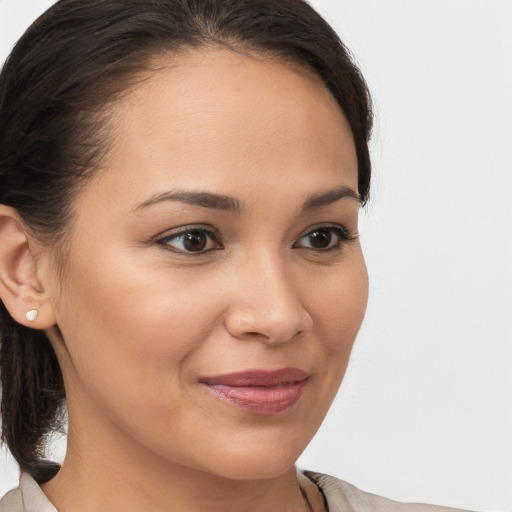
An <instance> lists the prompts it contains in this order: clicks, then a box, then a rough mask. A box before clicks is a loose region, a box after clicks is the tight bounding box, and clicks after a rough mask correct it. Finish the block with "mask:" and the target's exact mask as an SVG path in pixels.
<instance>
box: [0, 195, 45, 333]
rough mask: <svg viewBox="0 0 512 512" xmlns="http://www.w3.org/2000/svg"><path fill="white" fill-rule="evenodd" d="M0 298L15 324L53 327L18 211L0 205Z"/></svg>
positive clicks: (35, 262)
mask: <svg viewBox="0 0 512 512" xmlns="http://www.w3.org/2000/svg"><path fill="white" fill-rule="evenodd" d="M0 299H1V300H2V302H3V303H4V305H5V307H6V308H7V310H8V311H9V313H10V314H11V316H12V317H13V318H14V320H16V321H17V322H18V323H20V324H22V325H25V326H27V327H32V328H34V329H47V328H49V327H51V326H52V325H54V324H55V315H54V312H53V308H52V306H51V304H50V302H49V300H48V293H47V290H46V289H45V286H44V285H43V283H41V281H40V279H39V278H38V264H37V260H36V258H35V257H34V254H33V252H32V251H31V247H30V244H29V237H28V235H27V233H26V229H25V227H24V224H23V222H22V220H21V218H20V216H19V214H18V212H17V211H16V210H15V209H14V208H11V207H9V206H5V205H0Z"/></svg>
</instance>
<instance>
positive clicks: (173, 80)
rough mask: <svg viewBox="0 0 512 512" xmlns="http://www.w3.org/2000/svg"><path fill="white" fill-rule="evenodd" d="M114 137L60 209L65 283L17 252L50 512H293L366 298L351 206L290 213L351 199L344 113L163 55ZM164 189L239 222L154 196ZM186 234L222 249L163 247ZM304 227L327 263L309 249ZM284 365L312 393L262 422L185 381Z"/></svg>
mask: <svg viewBox="0 0 512 512" xmlns="http://www.w3.org/2000/svg"><path fill="white" fill-rule="evenodd" d="M110 123H111V126H110V130H111V133H112V141H113V142H112V147H111V151H110V153H109V158H108V159H107V161H106V165H105V168H104V169H102V170H101V171H100V172H99V173H98V174H97V175H96V176H95V177H93V178H92V180H91V181H90V182H88V184H87V185H86V186H85V187H84V188H83V190H81V192H80V194H79V196H78V198H77V199H76V202H75V204H74V205H73V213H74V221H73V227H72V232H71V236H70V240H69V242H68V245H67V248H66V258H67V261H66V266H65V272H64V278H62V276H60V275H59V273H58V272H57V271H56V270H55V268H54V266H53V265H52V256H54V255H53V254H52V251H51V250H49V249H47V248H43V247H38V246H37V244H36V243H35V242H34V241H31V244H30V251H31V254H32V255H33V257H34V261H35V263H34V265H35V270H34V273H35V276H36V277H37V287H38V292H37V293H40V292H41V290H44V297H45V300H44V301H43V300H42V299H41V301H40V302H41V303H39V304H36V306H38V307H40V308H41V311H42V312H43V313H42V314H41V316H40V317H39V318H38V319H37V320H36V321H35V322H34V323H33V324H31V326H32V327H36V328H45V327H46V331H47V333H48V335H49V337H50V340H51V342H52V345H53V346H54V348H55V350H56V353H57V356H58V358H59V362H60V364H61V367H62V370H63V374H64V379H65V385H66V392H67V396H68V410H69V437H68V452H67V456H66V460H65V462H64V464H63V466H62V469H61V471H60V472H59V474H58V475H57V476H56V477H55V478H54V479H53V480H52V481H50V482H49V483H47V484H45V485H44V486H43V490H44V492H45V493H46V494H47V495H48V497H49V498H50V500H51V501H52V502H53V503H54V505H55V506H56V507H57V509H58V510H59V511H60V512H68V511H73V512H78V511H82V510H83V511H85V510H87V511H89V512H95V511H100V510H123V511H132V510H133V511H136V510H137V511H140V510H154V511H167V510H180V511H182V512H188V511H195V512H197V511H208V512H215V511H217V510H218V511H225V510H237V511H247V512H249V511H252V512H256V511H258V512H262V511H271V510H273V511H275V510H280V511H299V510H305V505H304V502H303V499H302V496H301V494H300V492H299V487H298V483H297V478H296V474H295V469H294V463H295V461H296V459H297V458H298V456H299V455H300V453H301V452H302V451H303V450H304V448H305V447H306V445H307V444H308V443H309V441H310V440H311V438H312V437H313V435H314V434H315V432H316V431H317V429H318V427H319V426H320V424H321V422H322V420H323V418H324V417H325V414H326V413H327V410H328V408H329V406H330V405H331V402H332V400H333V399H334V396H335V394H336V392H337V390H338V388H339V386H340V384H341V381H342V379H343V376H344V374H345V370H346V367H347V364H348V359H349V355H350V351H351V348H352V345H353V342H354V340H355V337H356V334H357V332H358V330H359V327H360V324H361V322H362V319H363V316H364V312H365V308H366V302H367V293H368V283H367V273H366V268H365V264H364V260H363V256H362V252H361V248H360V244H359V241H358V239H357V219H358V210H359V203H358V201H357V200H356V199H354V198H352V197H341V198H338V199H337V200H334V198H333V197H331V200H330V201H325V200H324V201H323V203H328V204H322V205H318V204H317V205H316V208H310V209H306V210H304V205H305V203H307V201H308V199H310V198H311V197H312V196H324V199H325V195H326V194H327V193H329V192H331V191H339V190H340V188H342V187H345V188H348V189H351V190H352V191H353V192H354V194H355V195H357V192H358V191H357V158H356V153H355V148H354V143H353V138H352V134H351V131H350V128H349V126H348V123H347V121H346V119H345V117H344V116H343V114H342V112H341V110H340V108H339V106H338V104H337V103H336V101H335V100H334V98H333V97H332V96H331V95H330V93H329V92H328V91H327V89H326V88H325V86H324V85H323V84H322V83H321V81H320V80H319V79H318V78H317V77H315V76H314V75H312V74H311V73H310V72H308V71H307V70H304V69H303V68H301V67H299V66H297V65H295V64H291V63H283V62H279V61H277V60H274V59H270V58H269V57H262V56H258V55H254V54H251V55H248V54H241V53H236V52H233V51H228V50H225V49H212V48H210V49H204V50H194V51H193V52H190V53H188V54H184V55H180V56H178V57H170V58H169V59H168V61H166V62H165V67H163V68H162V69H160V70H159V71H158V72H156V73H155V74H154V75H152V76H151V77H149V78H148V79H147V80H145V81H143V82H141V83H140V84H139V85H137V86H136V88H135V89H134V90H133V91H131V92H130V93H129V95H127V96H126V97H125V98H124V99H123V101H122V103H119V104H117V105H115V106H114V107H113V111H112V118H111V121H110ZM176 191H180V192H184V191H185V192H205V193H210V194H217V195H222V196H229V197H230V198H232V200H234V201H236V202H237V203H238V206H239V207H240V208H239V209H237V210H234V211H230V210H226V209H221V208H210V207H205V206H200V205H197V204H188V203H186V202H183V201H180V200H173V199H163V197H162V194H166V193H169V192H173V193H175V192H176ZM157 197H159V198H160V199H161V200H159V201H153V202H152V203H151V204H147V203H148V201H151V200H154V199H155V198H157ZM145 203H146V204H145ZM191 225H192V226H194V227H196V229H199V228H204V227H207V229H210V230H213V231H214V232H215V233H216V236H217V238H218V240H213V239H209V240H208V245H207V246H206V250H205V251H203V252H199V253H194V254H190V253H186V251H184V246H183V244H182V240H180V239H179V238H174V239H172V238H169V236H170V235H172V234H173V233H177V232H179V231H183V229H181V228H183V227H184V226H191ZM333 226H334V227H335V228H336V227H338V228H340V227H341V229H342V230H343V231H345V232H347V233H349V234H350V238H351V239H350V240H342V239H341V238H340V236H339V234H338V233H339V229H338V231H336V230H333V229H332V227H333ZM319 227H320V228H323V231H322V233H323V234H324V235H325V234H326V233H327V234H328V235H329V236H330V237H331V244H330V246H329V248H328V249H323V250H319V249H315V248H314V247H312V245H311V244H312V240H313V238H312V237H311V236H309V235H308V233H311V232H315V230H318V229H319ZM343 231H342V232H343ZM163 237H167V238H166V240H165V241H164V240H162V238H163ZM37 293H35V292H34V293H33V294H32V295H30V294H29V295H27V294H25V302H28V303H30V302H31V301H37V297H39V295H37ZM41 296H42V295H41ZM31 305H32V304H31ZM23 307H25V310H27V309H29V307H26V304H25V306H23ZM13 308H14V306H13ZM19 308H21V306H20V307H19ZM19 308H18V309H19ZM21 311H22V312H23V311H24V310H21ZM17 314H18V316H19V317H20V319H21V321H24V322H25V323H27V322H26V320H23V318H22V315H21V313H17ZM38 322H39V323H38ZM47 324H48V325H47ZM54 324H55V325H54ZM57 326H58V327H57ZM287 367H294V368H299V369H302V370H303V371H305V372H306V373H307V374H308V376H309V378H308V380H307V384H306V386H305V388H304V392H303V394H302V396H301V398H300V400H299V401H298V403H297V404H296V405H294V406H293V407H291V408H289V409H287V410H285V411H283V412H281V413H278V414H274V415H258V414H251V413H249V412H247V411H242V410H240V409H239V408H237V407H234V406H233V405H231V404H228V403H226V402H224V401H222V400H219V399H218V398H216V397H215V396H213V395H212V393H210V392H209V391H208V389H206V388H205V386H204V385H202V384H201V382H200V379H201V378H204V377H207V376H215V375H222V374H226V373H231V372H239V371H245V370H248V369H255V368H256V369H272V370H275V369H279V368H287ZM169 482H172V485H170V484H169ZM304 485H305V487H306V490H307V492H308V495H309V497H310V499H311V501H312V502H313V505H314V508H315V510H317V511H319V510H322V509H323V500H322V499H321V497H320V495H319V494H318V491H317V490H316V489H315V487H314V486H312V485H310V484H308V483H305V484H304ZM91 489H94V492H91V491H90V490H91ZM113 490H115V492H113Z"/></svg>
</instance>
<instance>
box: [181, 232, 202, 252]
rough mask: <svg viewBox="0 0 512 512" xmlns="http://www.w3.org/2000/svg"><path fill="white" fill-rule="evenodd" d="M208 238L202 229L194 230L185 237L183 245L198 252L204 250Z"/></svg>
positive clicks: (186, 248) (188, 249)
mask: <svg viewBox="0 0 512 512" xmlns="http://www.w3.org/2000/svg"><path fill="white" fill-rule="evenodd" d="M207 243H208V238H207V236H206V234H205V233H202V232H201V231H192V232H190V233H187V234H186V235H184V237H183V247H184V248H185V250H187V251H192V252H197V251H204V249H205V247H206V244H207Z"/></svg>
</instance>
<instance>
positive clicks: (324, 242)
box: [309, 231, 332, 249]
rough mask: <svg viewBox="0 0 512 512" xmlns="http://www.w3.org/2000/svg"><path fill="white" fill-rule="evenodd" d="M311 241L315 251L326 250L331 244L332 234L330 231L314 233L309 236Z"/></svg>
mask: <svg viewBox="0 0 512 512" xmlns="http://www.w3.org/2000/svg"><path fill="white" fill-rule="evenodd" d="M309 239H310V241H311V245H312V246H313V247H314V248H315V249H325V248H326V247H329V244H330V243H331V239H332V234H331V232H330V231H314V232H313V233H311V234H310V235H309Z"/></svg>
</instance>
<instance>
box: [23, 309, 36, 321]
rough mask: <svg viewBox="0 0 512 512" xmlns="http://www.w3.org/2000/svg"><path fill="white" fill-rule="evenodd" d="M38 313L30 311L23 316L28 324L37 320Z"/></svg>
mask: <svg viewBox="0 0 512 512" xmlns="http://www.w3.org/2000/svg"><path fill="white" fill-rule="evenodd" d="M38 313H39V312H38V311H37V309H31V310H30V311H27V312H26V313H25V316H26V317H27V320H28V321H29V322H33V321H34V320H35V319H36V318H37V314H38Z"/></svg>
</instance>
